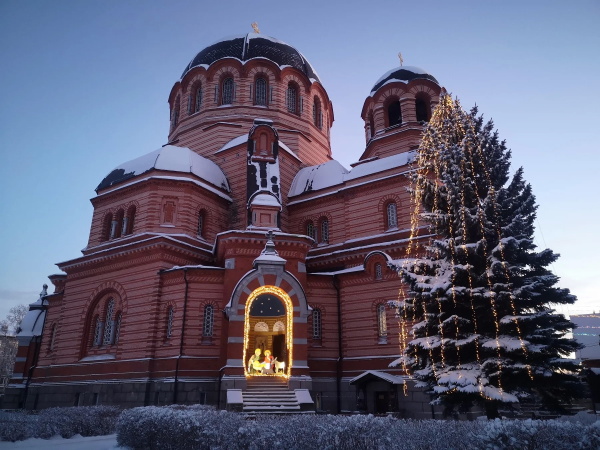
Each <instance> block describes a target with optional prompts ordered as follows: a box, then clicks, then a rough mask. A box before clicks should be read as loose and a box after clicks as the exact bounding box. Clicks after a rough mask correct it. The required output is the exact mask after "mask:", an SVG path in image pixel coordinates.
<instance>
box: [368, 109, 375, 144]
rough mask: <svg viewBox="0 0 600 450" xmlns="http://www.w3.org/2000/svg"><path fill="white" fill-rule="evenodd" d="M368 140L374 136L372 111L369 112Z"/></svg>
mask: <svg viewBox="0 0 600 450" xmlns="http://www.w3.org/2000/svg"><path fill="white" fill-rule="evenodd" d="M369 133H370V134H369V139H371V138H372V137H373V136H374V135H375V120H374V119H373V111H371V112H369Z"/></svg>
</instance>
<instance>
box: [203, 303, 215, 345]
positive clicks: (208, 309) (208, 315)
mask: <svg viewBox="0 0 600 450" xmlns="http://www.w3.org/2000/svg"><path fill="white" fill-rule="evenodd" d="M213 316H214V308H213V306H212V305H206V306H205V307H204V327H203V330H202V335H203V336H204V337H210V336H212V335H213Z"/></svg>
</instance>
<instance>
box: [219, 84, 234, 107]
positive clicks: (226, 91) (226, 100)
mask: <svg viewBox="0 0 600 450" xmlns="http://www.w3.org/2000/svg"><path fill="white" fill-rule="evenodd" d="M232 103H233V78H225V80H223V91H222V94H221V104H222V105H231V104H232Z"/></svg>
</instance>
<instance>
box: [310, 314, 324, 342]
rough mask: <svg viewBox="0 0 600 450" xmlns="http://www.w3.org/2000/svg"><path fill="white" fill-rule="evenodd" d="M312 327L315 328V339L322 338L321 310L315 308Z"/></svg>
mask: <svg viewBox="0 0 600 450" xmlns="http://www.w3.org/2000/svg"><path fill="white" fill-rule="evenodd" d="M312 319H313V320H312V322H313V323H312V329H313V335H312V337H313V339H321V330H322V328H321V310H320V309H313V312H312Z"/></svg>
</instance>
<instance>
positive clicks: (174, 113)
mask: <svg viewBox="0 0 600 450" xmlns="http://www.w3.org/2000/svg"><path fill="white" fill-rule="evenodd" d="M180 107H181V101H180V99H179V96H177V99H176V100H175V106H173V109H172V110H171V130H174V129H175V127H176V126H177V124H178V123H179V108H180Z"/></svg>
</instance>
